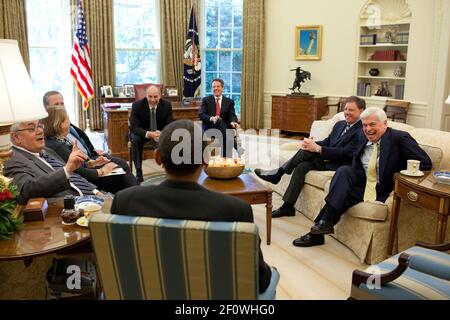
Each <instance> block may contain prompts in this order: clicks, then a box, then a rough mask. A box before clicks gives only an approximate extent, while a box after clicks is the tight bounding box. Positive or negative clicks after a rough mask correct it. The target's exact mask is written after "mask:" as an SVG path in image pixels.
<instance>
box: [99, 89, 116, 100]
mask: <svg viewBox="0 0 450 320" xmlns="http://www.w3.org/2000/svg"><path fill="white" fill-rule="evenodd" d="M101 91H102V94H103V96H104V97H105V98H112V97H114V92H113V88H112V87H111V86H102V88H101Z"/></svg>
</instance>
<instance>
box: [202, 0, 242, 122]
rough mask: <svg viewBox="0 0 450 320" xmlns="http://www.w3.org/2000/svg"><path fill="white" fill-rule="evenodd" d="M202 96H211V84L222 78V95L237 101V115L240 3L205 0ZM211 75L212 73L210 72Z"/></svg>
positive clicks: (240, 68) (239, 73) (238, 106)
mask: <svg viewBox="0 0 450 320" xmlns="http://www.w3.org/2000/svg"><path fill="white" fill-rule="evenodd" d="M204 3H205V11H204V12H205V15H206V16H205V17H204V21H205V25H206V26H205V29H204V30H205V31H204V32H205V34H204V36H205V37H204V39H205V44H204V45H205V47H204V48H206V49H208V48H211V49H216V50H215V51H209V52H208V50H206V51H205V54H204V60H205V62H204V64H205V67H204V71H203V72H204V77H205V83H204V84H203V89H204V94H205V95H207V94H211V80H212V79H213V78H216V77H219V78H222V79H223V80H224V82H225V86H224V95H225V96H233V97H235V98H237V99H238V101H235V102H236V105H237V109H236V112H237V114H238V116H239V113H240V93H241V77H242V75H241V73H242V12H243V5H242V3H243V2H242V0H231V1H230V0H205V1H204ZM214 71H215V72H214Z"/></svg>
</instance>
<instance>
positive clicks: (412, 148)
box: [352, 128, 432, 202]
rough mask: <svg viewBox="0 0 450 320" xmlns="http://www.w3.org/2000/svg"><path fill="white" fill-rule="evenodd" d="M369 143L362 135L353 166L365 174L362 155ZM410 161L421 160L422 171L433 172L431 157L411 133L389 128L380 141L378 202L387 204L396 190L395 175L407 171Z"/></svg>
mask: <svg viewBox="0 0 450 320" xmlns="http://www.w3.org/2000/svg"><path fill="white" fill-rule="evenodd" d="M367 142H368V140H367V138H366V136H365V135H362V136H361V139H360V142H359V144H358V148H357V152H356V154H355V157H354V159H353V164H352V166H353V168H354V169H355V170H360V171H361V170H362V171H363V172H364V167H363V165H362V162H361V155H362V154H363V152H364V148H365V147H366V144H367ZM408 159H414V160H419V161H420V169H421V170H431V166H432V163H431V159H430V157H429V156H428V155H427V154H426V153H425V151H423V149H422V148H421V147H420V146H419V145H418V143H417V141H416V140H414V138H413V137H411V135H410V134H409V133H407V132H405V131H400V130H395V129H392V128H388V129H387V130H386V132H385V134H384V135H383V136H382V137H381V141H380V149H379V163H378V171H379V172H378V183H377V186H376V190H377V200H378V201H381V202H385V201H386V199H387V198H388V197H389V194H390V193H391V192H392V190H394V179H393V177H394V173H396V172H400V171H401V170H404V169H406V165H407V160H408ZM364 175H365V173H364Z"/></svg>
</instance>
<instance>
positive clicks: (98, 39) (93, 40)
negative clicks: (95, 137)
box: [72, 0, 116, 130]
mask: <svg viewBox="0 0 450 320" xmlns="http://www.w3.org/2000/svg"><path fill="white" fill-rule="evenodd" d="M76 3H77V2H76V0H72V5H74V6H76ZM83 10H84V14H85V17H86V29H87V36H88V41H89V42H88V43H89V50H90V52H91V67H92V76H93V78H94V79H93V81H94V95H95V98H94V99H93V100H92V101H91V103H90V106H89V109H88V110H87V113H88V117H89V123H90V127H91V129H92V130H103V113H102V110H101V108H100V101H99V99H98V98H99V87H100V86H102V85H112V86H114V85H115V80H116V64H115V43H114V13H113V0H89V1H83ZM76 12H77V11H76V10H72V13H74V14H76ZM73 18H74V23H75V24H76V20H75V18H76V17H73ZM80 100H81V99H80ZM78 108H79V113H80V126H81V127H82V128H85V125H86V112H84V110H83V107H82V106H81V102H80V105H79V107H78Z"/></svg>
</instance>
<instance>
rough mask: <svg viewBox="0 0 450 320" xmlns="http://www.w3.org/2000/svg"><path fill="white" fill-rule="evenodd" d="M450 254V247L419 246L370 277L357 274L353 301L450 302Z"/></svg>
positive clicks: (399, 256)
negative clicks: (449, 252) (448, 252)
mask: <svg viewBox="0 0 450 320" xmlns="http://www.w3.org/2000/svg"><path fill="white" fill-rule="evenodd" d="M449 250H450V243H447V244H442V245H426V244H423V243H418V244H417V245H416V246H415V247H412V248H410V249H407V250H405V251H404V252H402V253H400V254H397V255H395V256H393V257H391V258H389V259H387V260H385V261H383V262H381V263H379V264H377V265H375V266H372V267H370V269H371V270H370V273H366V272H363V271H360V270H355V271H354V272H353V278H352V289H351V299H352V298H353V299H361V300H373V299H376V300H379V299H382V300H449V299H450V255H449V254H447V253H446V252H445V251H449ZM374 267H375V268H374ZM368 271H369V270H368Z"/></svg>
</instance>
